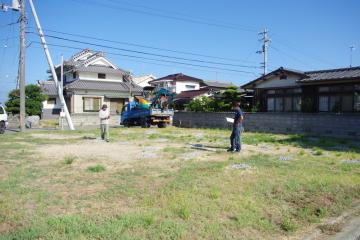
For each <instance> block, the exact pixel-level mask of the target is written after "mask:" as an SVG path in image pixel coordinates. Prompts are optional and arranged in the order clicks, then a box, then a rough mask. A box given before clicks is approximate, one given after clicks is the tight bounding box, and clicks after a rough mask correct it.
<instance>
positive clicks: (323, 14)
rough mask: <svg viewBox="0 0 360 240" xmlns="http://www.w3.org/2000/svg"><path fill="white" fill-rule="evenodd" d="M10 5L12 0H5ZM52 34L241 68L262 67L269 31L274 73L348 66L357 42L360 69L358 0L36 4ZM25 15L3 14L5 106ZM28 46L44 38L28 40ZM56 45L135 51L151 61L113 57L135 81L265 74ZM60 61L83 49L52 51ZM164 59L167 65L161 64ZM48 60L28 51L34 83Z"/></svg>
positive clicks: (68, 0) (0, 65)
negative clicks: (263, 36)
mask: <svg viewBox="0 0 360 240" xmlns="http://www.w3.org/2000/svg"><path fill="white" fill-rule="evenodd" d="M0 2H1V3H10V2H11V1H10V0H0ZM34 4H35V6H36V7H37V10H38V15H39V18H40V21H41V23H42V26H43V28H44V29H50V30H57V31H62V32H67V33H76V34H81V35H88V36H93V37H98V38H104V39H108V40H115V41H122V42H127V43H133V44H140V45H146V46H152V47H158V48H164V49H170V50H176V51H185V52H190V53H196V54H202V55H210V56H215V57H221V58H230V59H236V60H237V61H229V60H225V59H215V58H209V57H201V56H194V55H188V54H180V53H174V52H168V51H160V50H155V49H149V48H142V47H139V46H130V45H125V44H120V43H113V42H103V41H97V40H94V39H90V38H87V39H84V38H79V37H75V36H69V35H68V36H66V35H61V34H58V33H50V32H48V31H46V30H45V31H44V32H45V34H52V35H56V36H62V37H64V38H69V39H76V40H80V41H85V42H90V43H96V44H101V45H106V46H111V47H113V48H123V49H128V50H135V51H144V52H147V53H151V54H161V55H168V56H171V57H180V58H188V59H193V60H202V61H212V62H221V63H226V64H234V65H248V66H259V63H260V62H261V61H262V57H261V55H259V54H256V53H255V52H256V51H258V50H260V48H261V43H260V42H259V41H258V39H259V36H258V32H259V31H260V30H262V29H263V28H264V27H266V28H268V29H269V35H270V38H271V40H272V42H271V44H270V46H271V48H270V49H269V65H270V70H271V69H275V68H277V67H280V66H284V67H289V68H294V69H299V70H304V71H306V70H313V69H327V68H336V67H348V66H349V63H350V53H349V52H350V50H349V46H350V45H355V47H356V50H355V51H354V52H353V65H354V66H358V65H360V27H359V23H360V14H359V12H360V1H358V0H347V1H341V0H332V1H328V0H317V1H313V0H302V1H295V0H288V1H283V0H266V1H265V0H262V1H254V0H242V1H238V0H222V1H220V0H217V1H208V0H196V1H194V0H182V1H169V0H153V1H145V0H112V1H111V0H61V1H53V0H52V1H46V0H34ZM26 12H27V17H28V31H29V32H31V31H35V30H34V29H33V27H34V20H33V17H32V15H31V12H30V6H29V4H28V3H27V10H26ZM17 19H18V13H16V12H11V11H9V12H0V102H4V101H5V100H6V95H7V93H8V91H9V90H10V89H12V88H14V87H15V83H16V75H17V62H18V42H19V40H18V38H17V37H18V25H17V24H15V25H11V26H4V25H6V24H8V23H12V22H16V21H17ZM27 38H28V39H27V44H29V43H30V42H32V41H39V38H38V37H37V36H36V35H34V34H28V35H27ZM47 41H48V42H49V43H51V44H58V45H66V46H70V47H76V48H86V47H88V48H93V49H96V50H102V51H105V52H110V53H115V54H127V55H132V56H137V57H143V58H151V59H158V60H159V59H160V61H153V60H149V59H141V58H130V57H125V56H119V55H108V57H109V58H110V59H111V60H112V61H113V62H114V63H115V64H116V65H118V66H119V67H121V68H123V69H127V70H130V71H132V72H133V74H134V75H135V76H137V75H142V74H149V73H151V74H154V75H156V76H157V77H162V76H164V75H168V74H172V73H176V72H183V73H185V74H188V75H192V76H195V77H199V78H203V79H208V80H220V81H228V82H233V83H236V84H239V85H240V84H244V83H246V82H247V81H250V80H253V79H254V78H255V77H257V76H259V75H260V74H261V69H256V68H242V67H238V66H229V65H214V64H210V63H201V62H189V61H185V60H176V59H170V58H161V57H157V56H152V55H142V54H139V53H134V52H124V51H120V50H119V49H109V48H104V47H95V46H89V45H86V44H80V43H74V42H66V41H63V40H58V39H51V38H48V39H47ZM50 51H51V54H52V57H53V59H54V62H55V63H58V62H59V59H60V55H61V54H63V55H64V57H65V58H67V57H69V56H71V55H72V54H73V53H75V52H76V51H77V50H75V49H69V48H63V47H54V46H50ZM161 59H162V60H161ZM166 61H173V62H185V63H191V64H197V65H206V66H212V67H217V68H228V69H233V70H238V71H246V72H250V73H239V72H231V71H226V70H220V69H213V68H212V69H207V68H202V67H195V66H185V65H181V64H179V63H169V62H166ZM47 69H48V65H47V62H46V60H45V56H44V53H43V50H42V49H41V48H40V46H39V45H38V44H36V43H33V44H31V45H30V46H29V47H28V48H27V52H26V83H35V82H36V81H37V80H45V79H47V73H46V70H47Z"/></svg>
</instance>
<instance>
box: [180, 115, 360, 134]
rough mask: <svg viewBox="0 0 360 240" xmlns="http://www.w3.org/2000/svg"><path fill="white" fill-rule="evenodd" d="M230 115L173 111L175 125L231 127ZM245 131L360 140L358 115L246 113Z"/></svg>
mask: <svg viewBox="0 0 360 240" xmlns="http://www.w3.org/2000/svg"><path fill="white" fill-rule="evenodd" d="M233 115H234V114H233V113H208V112H176V113H175V115H174V126H178V127H185V128H195V127H199V128H230V127H231V124H229V123H227V122H226V120H225V118H226V117H233ZM244 128H245V131H249V132H268V133H293V134H295V133H296V134H308V135H319V136H331V137H342V138H353V139H360V114H341V115H337V114H322V113H245V121H244Z"/></svg>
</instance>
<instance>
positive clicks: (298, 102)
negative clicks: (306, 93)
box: [293, 96, 301, 112]
mask: <svg viewBox="0 0 360 240" xmlns="http://www.w3.org/2000/svg"><path fill="white" fill-rule="evenodd" d="M293 111H294V112H300V111H301V97H300V96H299V97H294V98H293Z"/></svg>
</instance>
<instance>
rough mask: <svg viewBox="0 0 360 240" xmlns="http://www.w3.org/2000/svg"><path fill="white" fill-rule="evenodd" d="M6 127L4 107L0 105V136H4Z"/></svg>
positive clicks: (6, 118)
mask: <svg viewBox="0 0 360 240" xmlns="http://www.w3.org/2000/svg"><path fill="white" fill-rule="evenodd" d="M7 125H8V115H7V113H6V111H5V108H4V106H2V105H0V134H4V133H5V130H6V128H7Z"/></svg>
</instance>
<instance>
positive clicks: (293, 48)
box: [272, 33, 336, 66]
mask: <svg viewBox="0 0 360 240" xmlns="http://www.w3.org/2000/svg"><path fill="white" fill-rule="evenodd" d="M274 35H275V37H276V36H279V34H276V33H273V34H272V37H273V36H274ZM279 37H280V36H279ZM275 42H276V43H278V44H280V45H283V46H284V47H286V48H288V49H291V50H293V51H296V52H297V53H300V54H301V55H303V56H305V57H307V59H308V58H309V57H310V58H311V59H312V60H315V61H317V62H320V63H323V64H326V65H332V66H336V64H334V63H332V62H329V61H328V60H324V59H321V58H319V57H318V56H315V55H312V54H308V53H305V52H304V51H303V50H300V49H298V48H296V47H294V46H293V44H291V43H288V42H285V41H284V40H283V39H282V38H281V40H280V39H278V38H276V41H275Z"/></svg>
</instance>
